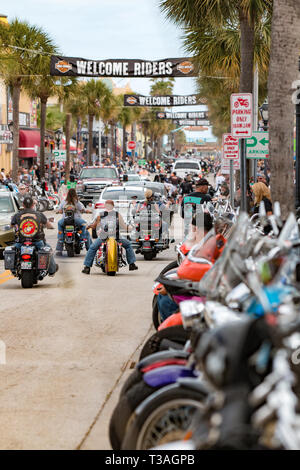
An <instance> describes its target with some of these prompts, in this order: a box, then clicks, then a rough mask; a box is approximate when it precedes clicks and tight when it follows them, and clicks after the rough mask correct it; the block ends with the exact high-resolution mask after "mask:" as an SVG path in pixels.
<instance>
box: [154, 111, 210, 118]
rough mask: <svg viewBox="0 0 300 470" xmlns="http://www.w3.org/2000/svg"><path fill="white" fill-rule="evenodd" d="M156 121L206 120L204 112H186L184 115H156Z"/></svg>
mask: <svg viewBox="0 0 300 470" xmlns="http://www.w3.org/2000/svg"><path fill="white" fill-rule="evenodd" d="M156 117H157V119H173V120H174V119H207V118H208V114H207V112H206V111H197V112H195V113H194V112H186V113H167V112H161V113H156Z"/></svg>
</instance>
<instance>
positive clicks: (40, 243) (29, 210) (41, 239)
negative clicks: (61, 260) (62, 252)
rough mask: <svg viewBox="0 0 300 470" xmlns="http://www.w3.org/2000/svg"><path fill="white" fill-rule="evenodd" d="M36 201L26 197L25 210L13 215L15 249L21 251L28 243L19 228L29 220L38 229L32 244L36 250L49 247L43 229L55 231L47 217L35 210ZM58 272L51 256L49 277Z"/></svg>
mask: <svg viewBox="0 0 300 470" xmlns="http://www.w3.org/2000/svg"><path fill="white" fill-rule="evenodd" d="M35 204H36V202H35V200H34V199H33V198H32V197H31V196H25V197H24V199H23V209H21V210H20V211H19V212H18V213H17V214H15V215H13V217H12V219H11V226H13V227H15V230H16V243H15V247H16V248H18V249H20V248H21V246H22V243H24V242H26V241H27V239H26V238H25V237H24V236H23V235H22V231H19V228H20V227H21V226H22V225H23V224H24V223H26V221H27V220H30V221H31V222H32V226H34V227H35V228H36V233H35V235H34V236H33V237H32V243H33V245H34V246H36V248H38V249H41V248H43V247H44V246H49V245H47V243H46V240H45V234H44V231H43V228H44V227H46V228H48V229H54V227H53V225H52V224H51V222H49V221H48V220H47V217H46V216H45V215H44V214H42V213H41V212H38V211H36V210H35ZM57 271H58V264H56V263H55V261H54V257H53V255H50V263H49V268H48V272H49V276H54V274H55V273H56V272H57Z"/></svg>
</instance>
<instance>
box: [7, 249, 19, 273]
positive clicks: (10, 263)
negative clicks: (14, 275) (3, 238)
mask: <svg viewBox="0 0 300 470" xmlns="http://www.w3.org/2000/svg"><path fill="white" fill-rule="evenodd" d="M15 267H16V248H15V247H14V246H7V247H6V248H5V250H4V269H8V270H10V271H12V270H14V269H15Z"/></svg>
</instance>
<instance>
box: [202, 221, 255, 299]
mask: <svg viewBox="0 0 300 470" xmlns="http://www.w3.org/2000/svg"><path fill="white" fill-rule="evenodd" d="M251 230H252V226H251V224H250V220H249V217H248V215H247V214H245V213H242V214H241V215H240V216H239V218H238V220H237V223H236V225H235V226H234V227H233V228H232V231H231V233H230V234H229V235H228V237H229V239H228V241H227V243H226V245H225V248H224V250H223V253H222V255H221V256H220V257H219V259H218V260H217V261H216V262H215V264H214V265H213V267H212V268H211V269H210V270H209V271H208V272H207V273H206V274H205V276H204V277H203V278H202V279H201V281H200V282H199V292H200V294H201V293H203V294H205V295H206V296H207V297H208V298H211V299H216V298H218V297H222V298H223V297H224V296H225V295H227V294H228V292H230V291H231V290H232V289H233V288H234V287H235V286H237V285H238V284H239V283H240V282H243V280H244V279H243V272H242V270H241V266H242V264H243V259H245V257H247V254H248V253H247V252H248V250H249V245H250V244H249V238H250V236H251ZM245 255H246V256H245Z"/></svg>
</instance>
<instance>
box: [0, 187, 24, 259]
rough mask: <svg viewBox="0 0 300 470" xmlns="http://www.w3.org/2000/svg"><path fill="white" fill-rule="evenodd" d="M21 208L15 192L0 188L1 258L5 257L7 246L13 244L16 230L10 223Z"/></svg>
mask: <svg viewBox="0 0 300 470" xmlns="http://www.w3.org/2000/svg"><path fill="white" fill-rule="evenodd" d="M18 210H19V206H18V203H17V201H16V199H15V197H14V193H13V192H11V191H9V190H7V189H6V188H5V189H0V258H1V259H3V251H4V249H5V248H6V247H7V246H10V245H13V244H14V241H15V231H14V229H13V228H12V227H11V225H10V221H11V218H12V216H13V215H14V214H16V213H17V212H18Z"/></svg>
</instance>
